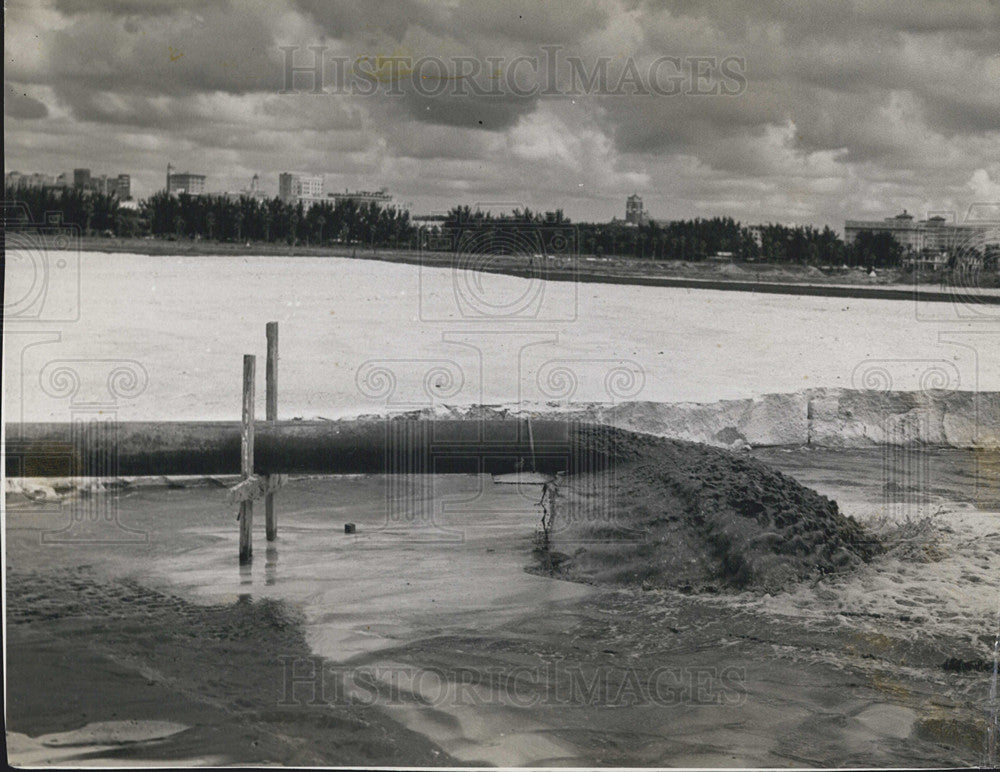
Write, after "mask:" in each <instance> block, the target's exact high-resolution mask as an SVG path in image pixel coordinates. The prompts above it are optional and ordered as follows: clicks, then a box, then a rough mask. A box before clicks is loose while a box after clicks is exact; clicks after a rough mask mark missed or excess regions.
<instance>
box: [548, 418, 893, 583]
mask: <svg viewBox="0 0 1000 772" xmlns="http://www.w3.org/2000/svg"><path fill="white" fill-rule="evenodd" d="M575 432H576V437H575V439H576V441H577V442H578V443H579V444H580V450H579V452H578V453H577V454H575V455H576V456H577V457H578V458H590V459H592V461H593V464H592V466H591V468H590V469H583V470H580V471H578V472H576V473H573V474H570V475H567V476H566V477H563V478H561V479H560V481H559V482H558V484H557V493H556V497H555V506H554V509H555V515H554V517H553V518H552V522H551V525H550V527H549V528H548V529H547V533H541V534H540V535H539V547H538V549H537V550H536V554H537V556H538V557H539V559H540V562H541V564H542V567H543V569H544V570H547V571H551V572H552V573H553V574H554V575H556V576H560V577H562V578H566V579H572V580H577V581H584V582H589V583H594V584H606V585H639V586H643V587H647V588H652V587H664V588H676V589H682V590H687V589H690V590H704V589H709V590H710V589H712V588H715V589H724V588H731V589H761V590H768V591H771V590H776V589H779V588H781V587H783V586H786V585H788V584H789V583H791V582H795V581H800V580H803V579H807V578H811V577H817V576H820V575H822V574H827V573H834V572H840V571H847V570H851V569H853V568H855V567H857V566H858V565H859V564H860V563H862V562H864V561H866V560H869V559H870V558H871V557H873V556H874V555H876V554H878V553H879V552H880V551H881V549H882V548H881V545H880V544H879V542H878V540H877V539H876V538H875V537H874V536H873V535H871V534H869V533H868V532H866V531H865V530H864V529H863V528H862V527H861V526H860V525H859V524H858V523H857V521H855V520H854V519H853V518H851V517H845V516H844V515H842V514H841V513H840V511H839V510H838V508H837V504H836V502H834V501H831V500H830V499H827V498H826V497H824V496H821V495H820V494H818V493H816V491H814V490H812V489H810V488H806V487H805V486H803V485H801V484H799V483H798V482H796V481H795V480H793V479H792V478H790V477H787V476H785V475H783V474H782V473H780V472H778V471H776V470H774V469H772V468H771V467H769V466H768V465H767V464H764V463H763V462H760V461H757V460H756V459H754V458H751V457H749V456H747V455H745V454H742V453H734V452H731V451H728V450H724V449H720V448H712V447H708V446H706V445H701V444H698V443H693V442H685V441H681V440H671V439H667V438H662V437H653V436H650V435H643V434H636V433H633V432H628V431H623V430H620V429H615V428H612V427H598V426H585V427H581V428H579V429H577V430H575ZM598 467H603V468H598Z"/></svg>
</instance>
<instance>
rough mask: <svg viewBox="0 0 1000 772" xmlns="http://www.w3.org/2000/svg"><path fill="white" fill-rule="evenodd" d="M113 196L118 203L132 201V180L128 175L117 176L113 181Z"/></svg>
mask: <svg viewBox="0 0 1000 772" xmlns="http://www.w3.org/2000/svg"><path fill="white" fill-rule="evenodd" d="M115 195H116V196H117V197H118V200H119V201H131V200H132V178H131V177H130V176H129V175H128V174H119V175H118V179H116V180H115Z"/></svg>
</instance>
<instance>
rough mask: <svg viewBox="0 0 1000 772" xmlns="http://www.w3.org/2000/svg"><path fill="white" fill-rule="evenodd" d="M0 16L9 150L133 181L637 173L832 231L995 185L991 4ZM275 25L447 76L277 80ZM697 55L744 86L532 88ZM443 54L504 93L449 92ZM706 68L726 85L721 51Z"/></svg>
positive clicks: (114, 1)
mask: <svg viewBox="0 0 1000 772" xmlns="http://www.w3.org/2000/svg"><path fill="white" fill-rule="evenodd" d="M5 21H6V27H5V32H4V38H5V40H4V42H5V51H4V56H5V72H4V77H5V97H4V112H5V115H6V117H7V126H6V127H5V149H6V151H7V156H8V158H9V159H10V160H9V163H11V164H16V165H17V167H18V168H21V169H27V170H33V169H35V168H37V169H38V170H39V171H48V172H50V173H55V172H59V171H64V170H66V169H71V168H73V167H74V166H80V165H90V166H91V167H93V168H108V169H111V168H114V169H115V170H116V171H119V170H120V171H130V172H131V173H132V174H133V177H134V179H135V180H136V187H137V190H138V192H139V193H140V195H143V194H148V193H149V192H152V190H153V189H155V186H156V185H159V184H161V183H160V182H159V180H160V179H161V177H162V171H161V170H162V168H163V167H164V166H165V162H166V160H169V159H173V160H174V161H175V162H176V163H180V162H181V159H183V161H184V163H189V164H190V165H191V166H192V168H195V167H197V168H198V169H201V170H202V171H204V172H205V173H207V174H208V175H209V185H210V187H214V188H216V189H221V188H224V187H232V186H234V185H238V184H239V185H242V184H245V180H244V178H245V177H248V176H249V174H251V173H252V172H253V171H259V172H262V173H263V177H264V180H265V182H266V183H267V184H269V185H270V184H272V183H273V182H274V180H275V179H276V176H277V174H278V172H280V171H283V170H286V169H301V168H308V169H313V170H316V171H323V172H326V173H327V174H328V177H329V180H330V182H331V185H333V184H336V185H337V186H340V185H344V186H368V185H388V186H389V187H391V188H392V189H393V190H396V191H398V192H399V196H400V199H401V200H407V201H412V202H413V203H414V207H415V208H416V209H418V210H424V209H429V208H435V207H439V208H440V207H446V206H448V205H450V204H453V203H458V202H461V201H465V202H468V201H474V200H485V199H502V198H509V199H517V200H523V201H525V203H528V204H530V205H531V206H533V207H539V206H545V207H549V208H551V207H556V206H563V207H564V208H565V209H567V211H568V213H569V214H570V216H573V217H576V218H578V219H579V218H590V219H608V218H609V217H610V216H611V215H613V214H614V215H618V216H621V211H620V210H621V207H622V198H623V197H624V195H627V193H631V192H632V191H633V190H637V191H639V192H640V193H642V194H643V195H644V197H645V198H646V201H647V206H648V208H649V209H650V210H651V211H652V212H653V213H654V215H656V216H660V217H670V216H695V215H699V214H701V215H708V214H726V213H729V214H733V215H734V216H738V217H740V218H742V219H744V220H754V219H768V218H770V219H781V218H782V217H795V218H801V219H805V220H810V219H811V220H813V221H815V222H817V223H819V224H824V223H829V224H832V225H842V222H841V221H842V220H843V219H844V218H845V217H846V216H854V215H860V214H868V213H870V214H879V213H889V212H891V211H893V210H895V209H897V208H899V207H900V206H903V205H905V206H907V207H908V208H910V209H913V210H917V211H919V210H921V209H922V208H923V207H925V206H926V207H928V208H932V207H933V208H944V207H947V206H954V207H956V208H959V209H960V208H961V207H962V204H963V202H964V201H967V200H968V199H970V197H976V196H978V197H982V196H985V195H993V194H994V192H995V185H996V184H997V183H996V180H998V179H1000V169H998V168H997V166H996V164H997V163H1000V159H998V150H997V148H1000V125H998V122H997V115H1000V88H998V86H1000V56H998V50H997V48H996V40H997V37H998V32H1000V4H998V3H995V2H990V0H966V1H965V2H962V3H947V4H946V3H919V4H913V3H906V4H903V3H898V2H889V1H888V0H867V1H866V2H864V3H855V2H828V3H822V4H815V3H810V4H804V3H797V2H795V3H793V2H783V1H782V0H758V1H757V2H754V3H743V4H733V3H731V2H728V0H725V1H724V0H671V2H654V1H653V0H649V1H648V2H647V1H644V0H581V2H577V3H573V4H564V3H555V2H537V1H536V0H531V1H530V2H529V1H528V0H517V1H516V2H507V3H500V2H486V1H484V2H461V3H457V2H439V1H437V0H433V1H432V0H426V1H425V0H400V2H389V1H388V0H341V1H338V2H326V1H325V0H273V2H265V1H264V0H241V2H239V3H236V2H215V1H214V0H213V1H211V2H209V0H204V1H203V0H191V1H190V2H183V3H178V2H174V1H173V0H170V2H168V1H167V0H148V1H146V0H143V1H142V2H140V1H139V0H40V1H39V2H23V0H12V2H10V3H9V4H8V6H7V10H6V16H5ZM282 45H295V46H299V47H300V48H301V49H302V50H303V51H305V48H306V47H307V46H310V45H322V46H326V47H327V56H341V57H346V59H347V60H348V61H355V60H356V59H357V57H378V56H383V57H384V56H392V55H406V56H410V57H411V58H412V59H413V60H417V59H420V58H421V57H424V58H427V57H436V58H438V59H440V60H441V61H443V62H445V63H446V71H445V72H444V73H436V72H435V71H433V70H427V71H424V72H422V73H416V74H413V75H410V76H406V77H403V78H401V79H400V80H398V81H397V82H396V83H395V84H394V89H393V91H394V93H393V94H387V93H386V90H387V88H386V87H387V86H388V85H389V84H387V83H384V82H383V83H382V84H381V87H380V89H379V90H378V91H377V93H375V94H373V95H369V96H360V95H356V94H355V95H351V94H332V93H331V94H308V93H301V94H280V93H279V91H280V90H281V87H282V84H283V71H282V62H283V56H282V53H281V50H280V48H279V47H280V46H282ZM551 51H558V56H559V61H558V64H557V66H556V67H555V69H553V70H551V71H550V70H549V66H548V62H547V60H546V56H547V55H548V52H551ZM519 56H522V57H529V58H534V59H537V60H538V61H539V62H540V65H539V66H538V67H537V69H532V68H531V67H522V68H521V70H520V71H519V72H520V77H519V84H520V85H521V86H525V87H528V89H529V92H528V93H523V94H517V93H514V91H513V90H512V89H511V88H510V86H511V84H510V83H508V82H505V81H503V79H502V78H498V79H497V80H493V81H491V80H490V78H491V77H493V76H494V71H493V69H492V68H495V67H499V71H500V72H501V73H505V72H509V70H504V69H503V68H505V67H507V68H509V67H510V64H511V62H512V61H513V60H514V59H515V58H516V57H519ZM693 56H695V57H715V60H716V62H721V61H722V60H723V59H726V58H727V57H728V58H730V60H731V61H733V62H737V63H738V65H739V71H740V72H741V73H742V74H743V76H744V77H745V89H742V88H741V89H738V92H737V93H735V94H732V95H729V96H723V95H717V96H705V95H701V96H698V95H692V94H689V93H683V91H682V93H677V94H674V95H672V96H664V95H656V94H641V93H640V94H629V93H624V94H619V95H611V94H607V93H589V94H576V95H562V96H551V95H545V94H542V93H539V90H540V89H532V87H535V86H544V85H545V84H546V83H547V82H548V78H549V77H550V76H555V77H556V79H557V82H558V83H559V84H560V85H561V86H566V85H567V84H568V83H569V82H570V79H571V77H572V68H573V66H574V65H571V64H570V59H571V58H572V57H576V59H577V64H576V65H575V66H576V67H578V68H583V70H585V71H586V72H587V73H588V74H589V73H593V72H594V70H595V68H596V67H598V66H599V63H600V62H601V61H605V60H606V61H607V62H608V63H609V64H608V67H609V73H610V75H611V81H612V83H613V82H614V80H615V78H616V77H617V75H618V74H619V73H621V72H622V71H623V68H625V67H627V66H629V62H634V63H635V66H636V71H637V72H638V73H640V74H641V75H642V76H643V77H645V76H647V75H648V73H649V67H650V66H651V64H652V63H653V62H655V61H657V60H658V59H660V58H662V57H677V58H678V59H679V60H680V61H681V66H680V69H679V70H670V69H669V68H667V69H665V70H663V71H661V74H666V75H671V74H674V75H680V76H681V77H682V79H683V80H684V84H685V85H686V86H690V85H691V83H692V79H693V77H694V76H693V68H694V67H695V66H696V65H694V64H692V60H691V59H690V58H689V57H693ZM454 57H465V58H466V61H472V62H476V63H479V64H480V65H481V69H480V83H486V84H493V85H499V87H500V90H499V93H496V94H492V95H482V94H480V95H473V94H469V93H465V94H463V93H461V85H462V82H461V77H460V75H459V73H457V72H456V71H455V69H454V65H453V62H454ZM686 57H687V58H686ZM498 62H499V65H498V64H497V63H498ZM577 74H579V73H577ZM425 75H426V76H428V77H426V78H424V77H422V76H425ZM439 75H443V77H438V76H439ZM714 78H715V80H714V81H713V82H716V83H718V82H722V83H725V82H726V81H725V78H720V76H719V72H718V67H717V66H716V67H715V74H714ZM729 82H730V85H731V84H732V82H733V81H732V79H730V81H729ZM438 85H441V86H443V88H440V89H437V90H435V87H436V86H438ZM43 119H44V120H43ZM122 167H125V168H122ZM143 185H148V186H150V187H149V188H148V189H146V190H143Z"/></svg>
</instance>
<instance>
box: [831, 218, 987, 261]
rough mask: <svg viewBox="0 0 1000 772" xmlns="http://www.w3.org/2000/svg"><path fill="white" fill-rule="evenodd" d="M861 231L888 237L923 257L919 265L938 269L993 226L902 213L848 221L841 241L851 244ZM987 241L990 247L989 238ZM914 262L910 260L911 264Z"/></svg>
mask: <svg viewBox="0 0 1000 772" xmlns="http://www.w3.org/2000/svg"><path fill="white" fill-rule="evenodd" d="M862 231H870V232H872V233H888V234H891V235H892V236H893V237H894V238H895V239H896V241H898V242H899V243H900V244H901V245H902V246H903V249H904V250H906V251H907V252H908V253H911V254H912V255H920V254H923V255H924V256H925V258H924V260H923V261H922V262H927V263H931V264H934V265H941V264H943V263H945V262H946V261H947V259H948V257H949V256H951V255H954V254H957V253H960V252H962V251H963V250H964V249H966V248H967V247H968V245H970V244H972V245H977V244H978V243H979V241H980V240H981V239H982V238H983V237H986V236H987V234H988V233H994V234H995V232H996V226H992V227H991V226H990V225H988V224H984V223H976V222H971V223H956V222H949V221H948V220H947V219H946V218H944V217H941V216H940V215H936V216H933V217H928V218H927V219H926V220H915V219H914V217H913V215H912V214H910V213H909V212H907V211H906V210H905V209H904V210H903V211H902V213H901V214H897V215H896V216H895V217H887V218H885V219H884V220H847V221H845V222H844V240H845V241H846V242H847V243H849V244H850V243H853V242H854V241H855V240H856V239H857V238H858V234H859V233H861V232H862ZM987 241H989V242H990V243H992V239H991V238H987ZM912 259H914V258H911V261H912Z"/></svg>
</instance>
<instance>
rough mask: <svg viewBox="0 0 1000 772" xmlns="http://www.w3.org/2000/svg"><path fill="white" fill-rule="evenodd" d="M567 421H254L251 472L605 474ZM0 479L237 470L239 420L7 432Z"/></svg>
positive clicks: (48, 426) (47, 426)
mask: <svg viewBox="0 0 1000 772" xmlns="http://www.w3.org/2000/svg"><path fill="white" fill-rule="evenodd" d="M578 427H579V425H578V424H574V423H573V422H570V421H553V420H545V421H532V422H531V425H530V428H529V425H528V422H527V421H523V420H513V419H512V420H482V421H480V420H417V419H399V420H384V421H381V420H370V419H369V420H358V421H337V422H331V421H277V422H274V423H268V422H264V421H258V422H257V423H256V426H255V433H256V444H255V452H254V457H255V471H256V472H257V473H259V474H268V473H271V474H305V473H315V474H323V473H326V474H358V473H362V474H365V473H366V474H429V473H437V474H449V473H470V474H476V473H493V474H500V473H505V472H513V471H517V470H520V469H523V470H535V471H538V472H543V473H548V474H554V473H556V472H560V471H566V472H570V473H573V472H579V471H583V470H585V469H586V470H591V471H592V470H595V469H597V468H600V467H603V466H604V461H603V459H602V457H601V454H600V453H598V452H596V451H592V450H588V449H587V448H586V447H585V446H584V445H582V444H581V443H580V442H579V440H578ZM6 470H7V476H8V477H74V476H95V477H116V476H129V475H181V474H193V475H214V474H238V473H239V471H240V424H239V423H238V422H127V423H115V422H98V423H93V424H70V423H25V424H8V425H7V443H6Z"/></svg>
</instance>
